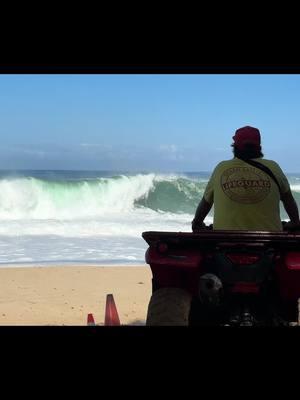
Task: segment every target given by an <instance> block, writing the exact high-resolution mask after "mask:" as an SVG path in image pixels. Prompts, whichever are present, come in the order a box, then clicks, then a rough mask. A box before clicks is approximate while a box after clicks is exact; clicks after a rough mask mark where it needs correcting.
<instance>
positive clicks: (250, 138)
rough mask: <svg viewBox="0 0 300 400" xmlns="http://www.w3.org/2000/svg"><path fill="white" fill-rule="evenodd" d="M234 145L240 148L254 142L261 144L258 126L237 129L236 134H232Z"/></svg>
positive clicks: (254, 143)
mask: <svg viewBox="0 0 300 400" xmlns="http://www.w3.org/2000/svg"><path fill="white" fill-rule="evenodd" d="M232 139H233V140H234V145H235V146H236V147H237V148H238V149H241V150H242V149H243V148H244V145H245V144H252V145H255V146H256V147H259V146H260V132H259V130H258V129H257V128H253V127H252V126H244V127H243V128H239V129H237V130H236V131H235V135H234V136H232Z"/></svg>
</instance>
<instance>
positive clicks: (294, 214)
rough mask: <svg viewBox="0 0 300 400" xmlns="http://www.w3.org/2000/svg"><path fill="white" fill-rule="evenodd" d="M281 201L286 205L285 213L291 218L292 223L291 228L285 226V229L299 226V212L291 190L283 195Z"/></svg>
mask: <svg viewBox="0 0 300 400" xmlns="http://www.w3.org/2000/svg"><path fill="white" fill-rule="evenodd" d="M281 201H282V203H283V205H284V208H285V211H286V212H287V214H288V216H289V217H290V220H291V222H290V223H288V224H289V226H287V225H285V227H287V228H288V227H293V226H294V225H299V224H300V220H299V211H298V206H297V203H296V201H295V199H294V197H293V195H292V192H291V191H290V190H289V191H288V192H286V193H284V194H282V195H281Z"/></svg>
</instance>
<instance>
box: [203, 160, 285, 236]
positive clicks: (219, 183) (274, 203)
mask: <svg viewBox="0 0 300 400" xmlns="http://www.w3.org/2000/svg"><path fill="white" fill-rule="evenodd" d="M254 161H258V162H260V163H261V164H264V165H265V166H267V167H268V168H269V169H270V170H271V171H272V172H273V174H274V175H275V177H276V179H277V181H278V183H279V186H280V189H281V194H283V193H286V192H288V191H289V190H290V185H289V183H288V180H287V178H286V176H285V175H284V173H283V172H282V170H281V168H280V167H279V165H278V164H277V163H276V162H275V161H272V160H265V159H262V158H257V159H254ZM204 198H205V200H206V201H207V202H208V203H209V204H214V222H213V228H214V229H226V230H227V229H228V230H258V231H281V230H282V224H281V220H280V208H279V203H280V193H279V190H278V186H277V185H276V183H275V182H274V180H273V179H272V178H271V177H270V176H269V175H268V174H266V173H265V172H263V171H262V170H260V169H258V168H255V167H252V165H249V164H247V163H246V162H245V161H242V160H240V159H238V158H233V159H232V160H228V161H222V162H220V163H219V164H218V165H217V166H216V168H215V169H214V171H213V173H212V176H211V178H210V180H209V182H208V184H207V187H206V189H205V192H204Z"/></svg>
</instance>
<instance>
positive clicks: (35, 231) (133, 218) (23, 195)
mask: <svg viewBox="0 0 300 400" xmlns="http://www.w3.org/2000/svg"><path fill="white" fill-rule="evenodd" d="M209 176H210V173H208V172H199V173H176V174H158V173H142V172H141V173H126V172H99V171H0V267H1V266H4V265H7V264H10V265H11V266H16V265H22V266H31V265H39V266H49V265H57V264H59V265H68V264H69V265H74V264H75V265H76V264H85V265H87V264H92V265H117V264H122V265H123V264H124V265H140V264H143V263H144V260H145V258H144V256H145V251H146V249H147V243H146V242H145V241H144V240H143V239H142V237H141V234H142V232H143V231H149V230H162V231H182V232H191V220H192V219H193V216H194V213H195V210H196V208H197V205H198V203H199V200H200V199H201V197H202V195H203V192H204V189H205V186H206V183H207V181H208V178H209ZM288 179H289V182H290V184H291V187H292V191H293V193H294V196H295V198H296V201H297V203H298V204H299V206H300V174H290V175H288ZM212 212H213V210H212ZM212 212H211V213H210V214H209V216H208V217H207V218H206V220H205V222H207V223H211V222H212V217H213V214H212ZM281 212H282V219H287V215H286V214H285V212H284V210H283V209H282V210H281Z"/></svg>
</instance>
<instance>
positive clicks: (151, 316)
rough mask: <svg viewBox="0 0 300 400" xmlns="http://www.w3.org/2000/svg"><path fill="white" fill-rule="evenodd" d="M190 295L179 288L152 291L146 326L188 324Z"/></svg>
mask: <svg viewBox="0 0 300 400" xmlns="http://www.w3.org/2000/svg"><path fill="white" fill-rule="evenodd" d="M191 301H192V296H191V295H190V294H189V293H188V292H187V291H185V290H183V289H179V288H163V289H158V290H156V291H155V292H153V294H152V296H151V299H150V302H149V306H148V313H147V320H146V325H148V326H188V324H189V313H190V308H191Z"/></svg>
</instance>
